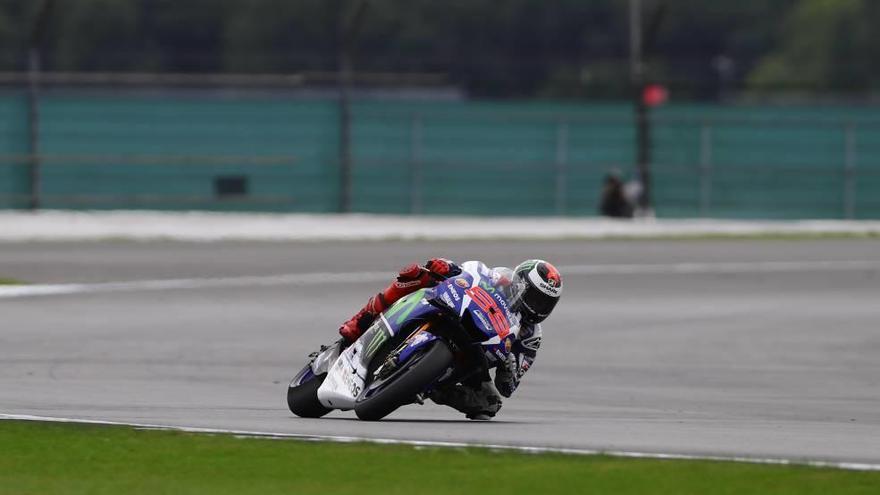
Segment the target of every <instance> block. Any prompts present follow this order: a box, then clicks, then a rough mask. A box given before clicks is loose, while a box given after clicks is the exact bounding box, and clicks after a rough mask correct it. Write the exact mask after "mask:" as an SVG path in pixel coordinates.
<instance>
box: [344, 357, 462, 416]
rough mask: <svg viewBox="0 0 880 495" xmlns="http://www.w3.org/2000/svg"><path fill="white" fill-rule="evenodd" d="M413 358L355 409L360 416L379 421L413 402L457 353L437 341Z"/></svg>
mask: <svg viewBox="0 0 880 495" xmlns="http://www.w3.org/2000/svg"><path fill="white" fill-rule="evenodd" d="M413 360H414V362H412V364H409V366H407V367H405V368H404V369H403V370H401V371H400V372H399V373H400V374H399V376H397V377H395V379H394V380H393V381H392V382H391V383H389V384H388V385H386V386H385V387H384V388H382V389H380V390H379V391H378V392H376V393H374V394H373V395H371V396H370V397H368V398H366V399H364V400H363V401H361V402H360V403H359V404H358V405H357V406H355V408H354V412H355V414H357V417H358V418H360V419H363V420H365V421H378V420H380V419H382V418H384V417H385V416H387V415H389V414H391V413H392V412H393V411H394V410H395V409H397V408H398V407H400V406H403V405H405V404H409V403H411V402H412V401H413V399H414V398H415V397H416V394H418V393H419V392H421V391H422V390H424V389H425V387H426V386H427V385H429V384H430V383H431V382H432V381H434V380H435V379H437V377H439V376H440V374H441V373H443V371H444V370H445V369H446V368H448V367H449V365H450V364H452V360H453V356H452V351H451V350H449V347H448V346H447V345H446V344H445V343H444V342H442V341H436V342H434V343H432V344H431V347H430V348H428V349H427V350H426V351H425V352H424V353H423V354H421V355H420V356H417V357H414V358H413Z"/></svg>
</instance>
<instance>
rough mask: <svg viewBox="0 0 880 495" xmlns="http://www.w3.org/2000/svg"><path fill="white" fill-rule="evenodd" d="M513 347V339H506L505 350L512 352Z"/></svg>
mask: <svg viewBox="0 0 880 495" xmlns="http://www.w3.org/2000/svg"><path fill="white" fill-rule="evenodd" d="M511 347H513V339H505V340H504V350H506V351H507V352H510V348H511Z"/></svg>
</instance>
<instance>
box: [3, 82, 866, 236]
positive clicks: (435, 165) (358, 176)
mask: <svg viewBox="0 0 880 495" xmlns="http://www.w3.org/2000/svg"><path fill="white" fill-rule="evenodd" d="M40 115H41V119H40V125H39V139H40V155H39V157H38V158H39V164H40V170H41V176H42V181H41V187H40V191H39V192H40V197H41V206H42V207H44V208H89V209H94V208H149V209H213V210H260V211H297V212H333V211H336V210H337V208H338V205H339V199H340V198H339V194H340V173H339V170H340V167H339V161H338V156H339V135H340V133H339V114H338V106H337V104H336V102H335V101H334V100H330V99H314V98H312V99H308V98H302V97H297V96H292V95H289V94H284V93H281V92H277V91H276V92H265V93H255V92H237V93H229V92H221V91H194V90H191V91H176V92H168V91H161V92H144V91H138V92H135V91H128V92H116V93H110V92H107V91H101V92H98V91H94V90H90V91H85V90H78V91H72V90H71V91H61V90H53V91H51V92H47V93H45V94H43V96H42V98H41V100H40ZM878 117H880V112H878V111H877V110H875V109H871V108H845V107H812V108H808V107H776V108H766V107H748V106H708V105H670V106H667V107H664V108H662V109H661V110H659V111H658V112H656V113H655V115H654V126H653V129H654V130H653V158H654V164H653V171H654V200H655V207H656V210H657V213H658V215H660V216H665V217H699V216H704V217H728V218H880V200H878V199H877V197H876V196H877V194H876V193H877V192H878V191H880V119H878ZM28 125H29V123H28V113H27V102H26V98H25V95H24V93H23V92H18V91H7V92H5V93H2V94H0V207H4V208H24V207H27V205H28V204H29V200H30V196H31V182H30V178H29V169H30V167H31V165H32V162H31V159H32V158H33V157H31V156H28V151H27V150H28V139H29V133H28ZM634 133H635V131H634V126H633V123H632V112H631V109H630V107H629V106H628V105H625V104H572V103H530V102H525V103H524V102H504V103H494V102H472V101H460V102H459V101H452V102H450V101H418V102H416V101H403V100H388V101H376V100H370V101H360V102H358V103H355V105H354V107H353V127H352V156H353V191H352V192H353V196H352V205H353V209H354V210H355V211H360V212H379V213H424V214H469V215H470V214H474V215H491V214H505V215H514V214H515V215H594V214H595V212H596V206H597V203H598V200H599V198H598V194H599V190H600V185H601V180H602V177H603V176H604V175H605V174H606V173H607V172H608V171H609V170H611V169H618V170H620V171H621V172H622V173H623V174H624V175H625V176H629V177H632V175H633V161H634V141H635V139H634V137H635V134H634Z"/></svg>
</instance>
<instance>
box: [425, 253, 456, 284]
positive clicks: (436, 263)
mask: <svg viewBox="0 0 880 495" xmlns="http://www.w3.org/2000/svg"><path fill="white" fill-rule="evenodd" d="M425 269H426V270H428V272H429V273H430V274H431V276H432V277H433V278H435V279H437V280H445V279H447V278H449V277H454V276H456V275H458V274H460V273H461V268H460V267H459V266H458V265H456V264H455V262H453V261H451V260H448V259H446V258H431V259H429V260H428V262H427V263H425Z"/></svg>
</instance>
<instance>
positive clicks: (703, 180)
mask: <svg viewBox="0 0 880 495" xmlns="http://www.w3.org/2000/svg"><path fill="white" fill-rule="evenodd" d="M711 209H712V125H711V124H708V123H706V122H703V123H702V124H701V125H700V216H701V217H703V218H705V217H708V216H709V212H710V211H711Z"/></svg>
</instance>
